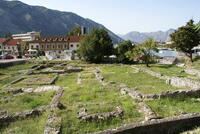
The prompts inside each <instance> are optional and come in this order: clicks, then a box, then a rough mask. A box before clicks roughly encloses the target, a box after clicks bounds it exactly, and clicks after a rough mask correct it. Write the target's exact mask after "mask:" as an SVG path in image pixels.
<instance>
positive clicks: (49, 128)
mask: <svg viewBox="0 0 200 134" xmlns="http://www.w3.org/2000/svg"><path fill="white" fill-rule="evenodd" d="M63 92H64V90H63V89H61V88H60V89H59V90H57V92H56V94H55V95H54V97H53V99H52V101H51V104H50V115H49V117H48V120H47V123H46V126H45V129H44V134H60V133H61V122H62V118H61V117H57V116H56V114H55V109H56V108H59V107H60V106H61V103H60V98H61V97H62V94H63ZM62 107H64V106H63V105H62Z"/></svg>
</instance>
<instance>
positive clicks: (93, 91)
mask: <svg viewBox="0 0 200 134" xmlns="http://www.w3.org/2000/svg"><path fill="white" fill-rule="evenodd" d="M103 102H107V103H108V104H100V103H103ZM61 103H62V104H64V105H65V106H66V107H67V108H66V109H67V110H61V111H60V112H58V114H59V115H60V116H61V117H62V132H63V134H68V133H78V134H82V133H90V132H96V131H102V130H106V129H109V128H116V127H118V126H121V125H123V124H125V123H130V122H137V121H141V120H143V117H142V115H140V113H139V112H138V110H137V108H136V102H135V100H133V99H132V98H130V97H129V96H120V92H119V89H118V88H117V87H114V86H105V87H103V86H101V85H100V83H99V82H98V81H97V80H93V79H88V80H84V81H83V87H78V86H75V87H74V88H71V89H70V90H68V89H65V93H64V95H63V97H62V99H61ZM80 103H81V104H86V103H87V104H88V105H86V106H83V105H79V104H80ZM109 103H111V104H109ZM97 104H99V105H97ZM116 106H120V107H122V108H123V109H124V112H125V113H124V116H123V117H121V118H120V117H119V118H113V119H107V120H101V121H91V122H84V121H81V120H79V119H77V112H78V111H79V110H80V109H81V108H86V109H87V110H88V113H89V114H94V113H97V112H98V113H101V112H111V111H113V110H115V107H116Z"/></svg>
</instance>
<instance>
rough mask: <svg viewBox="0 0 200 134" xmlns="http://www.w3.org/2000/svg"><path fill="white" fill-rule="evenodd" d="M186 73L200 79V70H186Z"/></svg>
mask: <svg viewBox="0 0 200 134" xmlns="http://www.w3.org/2000/svg"><path fill="white" fill-rule="evenodd" d="M184 71H185V72H186V73H188V74H191V75H197V76H198V77H200V71H199V70H196V69H192V68H186V69H184Z"/></svg>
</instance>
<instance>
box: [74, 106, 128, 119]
mask: <svg viewBox="0 0 200 134" xmlns="http://www.w3.org/2000/svg"><path fill="white" fill-rule="evenodd" d="M123 113H124V111H123V109H122V108H121V107H116V111H112V112H105V113H96V114H90V115H89V114H87V110H86V109H80V110H79V112H78V113H77V114H78V116H77V118H78V119H80V120H82V121H92V120H104V119H110V118H115V117H121V116H123Z"/></svg>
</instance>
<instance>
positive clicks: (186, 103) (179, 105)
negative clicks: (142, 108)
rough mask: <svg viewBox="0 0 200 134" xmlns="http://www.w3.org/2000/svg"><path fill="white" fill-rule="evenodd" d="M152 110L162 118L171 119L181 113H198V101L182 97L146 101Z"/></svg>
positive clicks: (199, 104)
mask: <svg viewBox="0 0 200 134" xmlns="http://www.w3.org/2000/svg"><path fill="white" fill-rule="evenodd" d="M146 104H148V105H149V106H150V107H151V108H152V110H153V111H154V112H155V113H157V114H158V115H160V116H162V117H172V116H177V115H181V113H199V112H200V101H198V100H197V99H195V98H188V97H183V96H178V97H172V98H163V99H156V100H152V101H147V102H146Z"/></svg>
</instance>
